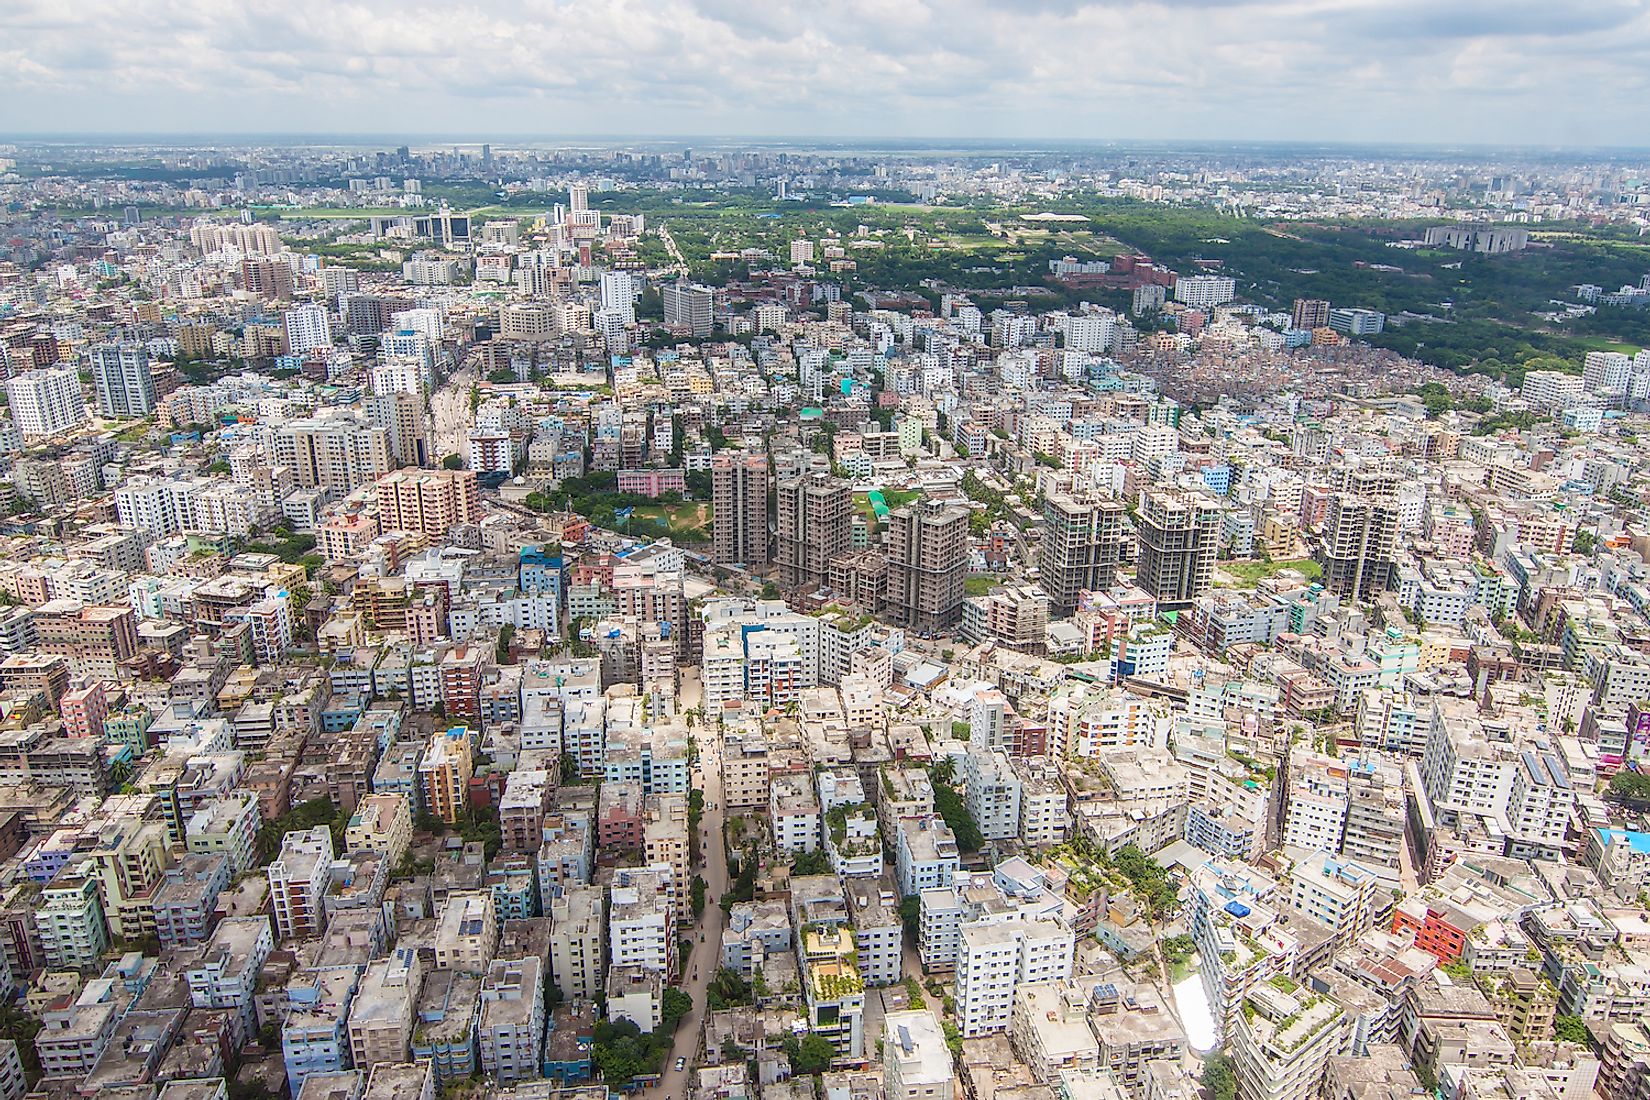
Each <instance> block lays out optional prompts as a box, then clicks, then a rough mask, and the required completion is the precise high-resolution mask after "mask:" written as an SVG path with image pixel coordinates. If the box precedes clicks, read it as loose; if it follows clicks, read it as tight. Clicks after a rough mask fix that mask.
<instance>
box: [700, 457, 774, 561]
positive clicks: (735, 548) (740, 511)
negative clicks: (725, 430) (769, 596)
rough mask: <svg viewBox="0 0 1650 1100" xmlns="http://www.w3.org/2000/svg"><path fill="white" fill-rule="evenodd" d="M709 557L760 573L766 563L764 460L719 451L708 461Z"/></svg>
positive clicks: (766, 468)
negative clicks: (710, 504)
mask: <svg viewBox="0 0 1650 1100" xmlns="http://www.w3.org/2000/svg"><path fill="white" fill-rule="evenodd" d="M710 476H711V501H712V510H711V557H712V558H713V559H714V560H715V561H718V562H721V563H723V564H725V565H742V566H744V567H746V568H747V569H753V570H761V569H764V568H766V566H767V564H768V459H767V456H766V455H760V454H747V453H745V452H743V451H721V452H719V453H717V454H716V455H715V456H714V457H713V458H712V460H711V467H710Z"/></svg>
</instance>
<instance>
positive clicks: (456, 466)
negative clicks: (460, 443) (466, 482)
mask: <svg viewBox="0 0 1650 1100" xmlns="http://www.w3.org/2000/svg"><path fill="white" fill-rule="evenodd" d="M441 468H442V469H443V470H462V469H464V456H463V455H448V456H447V457H446V458H444V459H442V460H441Z"/></svg>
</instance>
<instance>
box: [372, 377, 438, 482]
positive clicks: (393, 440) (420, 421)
mask: <svg viewBox="0 0 1650 1100" xmlns="http://www.w3.org/2000/svg"><path fill="white" fill-rule="evenodd" d="M361 405H362V407H363V408H365V409H366V410H367V422H368V423H369V424H371V425H372V426H373V427H375V428H383V429H384V430H385V431H386V432H388V433H389V447H390V456H391V458H392V460H393V461H395V462H398V463H400V464H401V465H402V466H424V465H427V464H428V463H429V461H430V437H429V430H428V422H427V420H426V419H425V416H424V401H423V398H422V397H420V396H419V395H418V394H417V393H408V392H405V391H402V390H396V391H393V392H390V393H373V394H367V395H366V396H365V397H363V398H362V399H361Z"/></svg>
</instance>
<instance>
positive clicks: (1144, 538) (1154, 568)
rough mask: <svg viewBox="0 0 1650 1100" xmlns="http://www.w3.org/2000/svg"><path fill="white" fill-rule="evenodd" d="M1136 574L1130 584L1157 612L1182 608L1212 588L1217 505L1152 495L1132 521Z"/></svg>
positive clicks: (1185, 496)
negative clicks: (1142, 592)
mask: <svg viewBox="0 0 1650 1100" xmlns="http://www.w3.org/2000/svg"><path fill="white" fill-rule="evenodd" d="M1136 525H1137V526H1136V530H1137V533H1138V536H1139V539H1140V568H1139V572H1138V574H1137V576H1136V580H1135V583H1136V584H1138V585H1139V586H1140V587H1141V588H1143V589H1145V590H1146V591H1147V592H1148V593H1150V594H1151V596H1152V598H1153V599H1155V600H1156V601H1157V603H1158V606H1159V607H1160V608H1163V609H1173V608H1176V607H1185V606H1186V605H1188V604H1190V603H1191V602H1192V601H1194V600H1196V599H1197V598H1198V597H1199V596H1202V595H1204V594H1205V593H1207V592H1208V591H1209V589H1210V588H1211V587H1213V585H1214V572H1215V555H1216V553H1217V552H1218V551H1219V547H1220V504H1219V503H1218V502H1217V501H1216V500H1215V499H1214V498H1213V497H1209V496H1205V495H1203V494H1201V493H1182V492H1167V491H1162V490H1153V491H1150V492H1148V493H1146V494H1145V495H1144V496H1143V497H1142V499H1141V503H1140V511H1139V513H1138V514H1137V516H1136Z"/></svg>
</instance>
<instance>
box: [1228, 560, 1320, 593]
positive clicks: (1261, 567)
mask: <svg viewBox="0 0 1650 1100" xmlns="http://www.w3.org/2000/svg"><path fill="white" fill-rule="evenodd" d="M1215 569H1216V571H1217V572H1220V573H1225V574H1226V575H1227V576H1229V577H1231V578H1232V580H1233V581H1235V582H1236V587H1240V588H1251V587H1253V586H1254V585H1257V584H1259V583H1260V582H1261V581H1263V580H1266V579H1267V578H1268V577H1275V576H1277V575H1278V574H1279V573H1281V572H1283V571H1284V570H1285V569H1293V570H1295V571H1296V572H1297V573H1300V574H1301V575H1302V576H1304V577H1305V578H1306V579H1307V580H1308V581H1315V580H1317V579H1318V578H1319V577H1322V576H1323V566H1321V565H1319V564H1318V563H1317V562H1315V561H1313V560H1312V559H1311V558H1295V559H1293V560H1291V561H1223V562H1220V563H1219V564H1217V565H1216V566H1215ZM1216 587H1228V588H1229V587H1233V586H1232V585H1225V586H1221V585H1217V586H1216Z"/></svg>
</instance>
